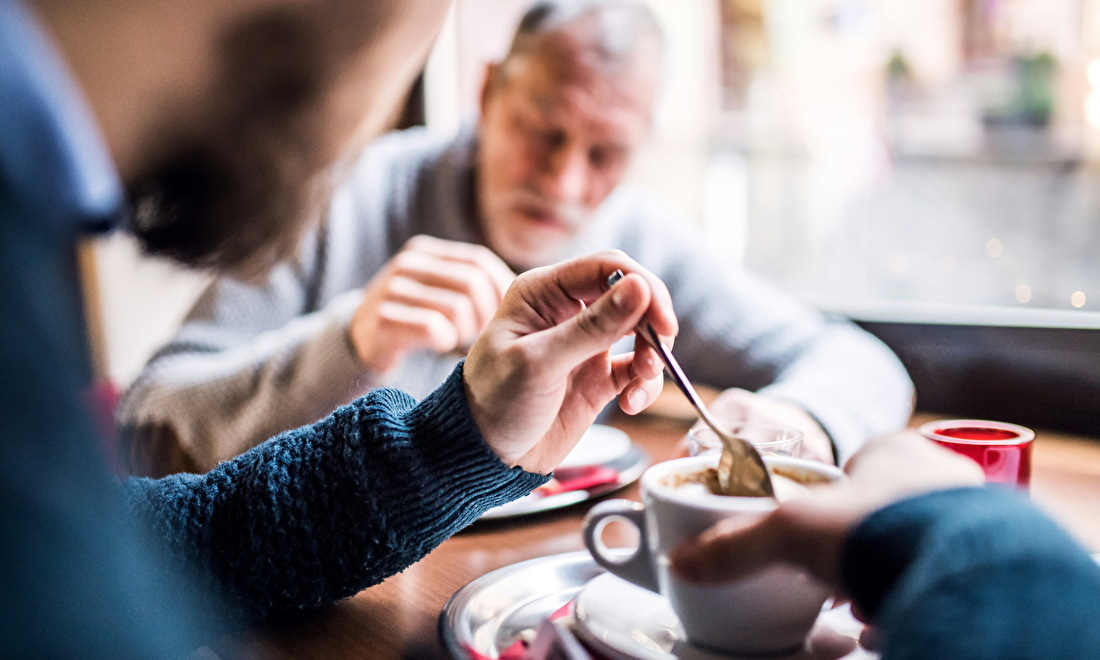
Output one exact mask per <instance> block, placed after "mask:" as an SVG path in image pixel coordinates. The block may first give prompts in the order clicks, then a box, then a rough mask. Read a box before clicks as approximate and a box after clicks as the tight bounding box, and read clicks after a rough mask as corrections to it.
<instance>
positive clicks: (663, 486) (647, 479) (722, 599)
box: [584, 455, 844, 654]
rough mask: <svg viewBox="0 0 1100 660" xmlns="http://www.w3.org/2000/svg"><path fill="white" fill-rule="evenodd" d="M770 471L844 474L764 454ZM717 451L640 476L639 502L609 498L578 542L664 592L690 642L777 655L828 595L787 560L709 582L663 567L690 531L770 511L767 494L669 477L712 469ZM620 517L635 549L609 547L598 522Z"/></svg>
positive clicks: (601, 560) (793, 643)
mask: <svg viewBox="0 0 1100 660" xmlns="http://www.w3.org/2000/svg"><path fill="white" fill-rule="evenodd" d="M764 460H765V462H766V463H767V464H768V466H769V468H770V469H771V470H772V471H773V472H774V471H776V470H779V471H780V472H782V474H784V475H786V476H789V477H792V478H794V479H795V480H796V481H806V482H831V481H837V480H839V479H843V478H844V475H843V473H842V472H841V471H840V470H838V469H837V468H835V467H832V466H828V465H824V464H821V463H816V462H813V461H807V460H803V459H797V458H789V457H785V456H765V457H764ZM717 463H718V456H715V455H709V456H694V457H691V458H681V459H676V460H672V461H667V462H664V463H658V464H656V465H654V466H652V467H650V468H649V469H648V470H646V472H645V474H643V475H642V499H643V501H644V504H639V503H638V502H633V501H630V500H608V501H606V502H601V503H600V504H598V505H596V506H595V507H593V508H592V509H591V510H590V511H589V512H588V515H587V516H586V517H585V520H584V543H585V545H586V546H587V547H588V551H589V552H590V553H592V557H593V558H594V559H595V560H596V563H598V564H600V565H601V566H603V567H604V568H606V569H607V570H608V571H610V572H611V573H614V574H615V575H617V576H619V577H621V578H623V579H625V580H628V581H630V582H633V583H634V584H637V585H639V586H641V587H644V588H646V589H649V590H651V591H656V592H658V593H661V594H663V595H664V596H665V597H666V598H668V600H669V603H670V604H671V605H672V609H673V611H675V612H676V615H677V616H678V617H679V619H680V623H681V625H683V627H684V632H685V634H686V635H687V638H688V640H689V641H690V642H691V643H692V644H694V645H696V646H700V647H706V648H710V649H714V650H717V651H721V652H725V653H733V654H738V653H740V654H780V653H786V652H792V651H795V650H797V649H800V648H802V647H803V645H804V643H805V640H806V636H807V635H808V634H809V632H810V629H811V628H812V627H813V624H814V621H815V620H816V619H817V616H818V614H819V613H820V612H821V608H822V605H824V603H825V599H826V597H827V596H828V592H827V590H826V588H825V587H824V586H823V585H821V584H820V583H819V582H817V581H816V580H814V579H813V578H811V577H810V576H809V575H808V574H807V573H805V572H804V571H801V570H799V569H796V568H794V567H792V566H789V565H780V564H777V565H774V566H771V567H769V568H767V569H764V570H762V571H760V572H757V573H755V574H753V575H751V576H748V577H746V578H744V579H741V580H737V581H733V582H727V583H715V584H703V585H701V584H696V583H692V582H688V581H685V580H682V579H681V578H679V577H678V576H676V575H675V574H674V573H672V571H671V570H669V553H671V552H672V550H673V549H674V548H676V546H678V545H679V544H680V543H681V542H683V541H685V540H686V539H688V538H690V537H694V536H696V535H698V534H699V533H701V532H703V531H704V530H706V529H707V528H709V527H710V526H711V525H713V524H715V523H716V522H718V521H720V520H724V519H726V518H731V517H735V516H738V515H745V514H756V515H759V514H761V513H766V512H768V511H771V510H773V509H775V507H776V501H775V500H774V499H772V498H770V497H729V496H724V495H714V494H712V493H710V492H709V491H707V490H706V489H705V487H702V486H700V485H698V484H694V485H692V486H688V487H684V486H677V485H675V484H674V483H673V480H672V479H670V478H671V477H674V475H680V476H683V475H692V474H697V473H699V472H701V471H703V470H705V469H707V468H713V467H716V466H717ZM614 521H623V522H626V523H627V524H632V525H634V526H635V527H637V529H638V532H639V537H640V539H641V542H640V543H639V546H638V548H637V550H636V551H634V553H633V554H630V555H627V556H624V551H622V550H613V549H610V548H608V547H607V546H606V545H605V544H604V542H603V540H602V538H601V535H602V532H603V528H604V527H605V526H606V525H607V524H608V523H611V522H614Z"/></svg>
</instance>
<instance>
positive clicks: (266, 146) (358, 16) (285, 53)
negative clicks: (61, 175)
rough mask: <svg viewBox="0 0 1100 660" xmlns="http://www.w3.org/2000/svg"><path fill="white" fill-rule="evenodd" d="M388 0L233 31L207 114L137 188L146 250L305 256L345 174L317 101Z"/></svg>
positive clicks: (237, 260)
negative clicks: (313, 228) (305, 244)
mask: <svg viewBox="0 0 1100 660" xmlns="http://www.w3.org/2000/svg"><path fill="white" fill-rule="evenodd" d="M388 4H389V3H372V2H362V1H361V0H328V1H327V2H323V3H322V2H318V3H309V4H307V5H304V6H298V7H282V8H278V9H264V10H259V11H257V12H256V13H255V14H253V15H250V16H247V17H245V18H242V19H241V20H240V21H239V22H238V23H236V24H235V25H233V26H231V27H230V28H229V29H227V30H226V32H225V33H224V34H223V35H222V36H221V39H220V41H219V49H220V55H221V60H220V71H219V72H218V74H217V78H216V82H215V86H214V87H213V88H212V90H211V93H210V94H209V95H208V96H207V105H206V108H205V115H204V117H205V118H204V120H203V121H201V122H199V128H197V129H195V130H194V132H193V133H192V134H188V135H177V136H175V137H176V139H175V140H174V142H175V144H176V148H174V149H173V150H172V151H171V153H168V154H166V156H165V157H164V158H163V159H162V160H161V161H160V162H157V163H155V164H154V165H153V166H152V167H150V168H149V170H148V171H146V172H144V173H142V174H141V175H139V176H138V177H136V178H135V181H134V182H133V184H132V185H131V187H130V196H131V202H132V213H133V217H132V220H131V225H132V227H131V228H132V231H133V232H134V234H135V235H136V236H137V238H138V239H139V241H140V243H141V244H142V247H143V248H144V249H145V251H146V252H147V253H149V254H153V255H159V256H165V257H169V258H172V259H174V260H176V261H179V262H181V263H183V264H185V265H188V266H194V267H200V268H211V269H214V270H217V271H230V272H233V273H234V274H237V275H243V276H250V275H258V274H260V273H262V272H264V271H265V270H266V269H268V268H269V267H270V266H271V265H272V264H274V263H275V262H277V261H279V260H283V259H287V258H291V257H293V256H294V255H295V253H296V251H297V247H298V245H299V244H300V240H301V238H302V235H303V232H304V231H305V230H306V229H307V228H308V227H309V226H310V225H312V224H315V223H316V222H318V221H319V220H320V217H321V215H322V213H323V210H324V204H325V203H326V200H327V199H328V198H329V196H330V194H331V189H332V187H333V180H334V178H335V177H334V174H333V172H332V169H333V161H334V160H335V156H336V153H334V152H335V151H336V145H333V144H329V143H328V142H327V141H326V139H325V138H324V121H325V118H324V117H323V116H320V115H319V114H318V113H317V104H318V102H319V100H320V99H321V97H322V95H323V94H324V93H325V92H326V90H327V89H328V88H329V87H330V85H331V84H332V81H333V80H334V79H335V78H336V77H337V76H338V75H339V74H340V73H341V71H342V62H345V61H347V60H348V58H349V57H350V56H352V55H354V54H355V53H356V52H358V50H359V49H361V48H362V47H363V45H364V43H367V42H369V41H370V40H371V39H374V38H377V37H378V33H379V32H380V31H381V30H382V29H383V27H382V26H384V25H385V24H386V21H385V20H380V19H379V16H378V14H380V13H384V12H385V11H386V10H387V8H386V6H385V5H388ZM383 18H384V17H383Z"/></svg>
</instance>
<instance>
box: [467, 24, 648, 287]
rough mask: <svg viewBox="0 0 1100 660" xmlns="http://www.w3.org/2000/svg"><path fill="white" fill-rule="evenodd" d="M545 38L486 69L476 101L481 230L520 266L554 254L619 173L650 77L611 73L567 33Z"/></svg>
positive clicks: (638, 129) (643, 116)
mask: <svg viewBox="0 0 1100 660" xmlns="http://www.w3.org/2000/svg"><path fill="white" fill-rule="evenodd" d="M548 38H550V37H548ZM554 41H557V42H558V43H549V44H544V45H542V46H541V47H539V48H536V49H534V50H532V51H531V52H530V53H528V54H526V55H522V56H520V57H519V58H518V59H515V60H513V61H512V62H511V63H509V64H508V65H507V69H505V70H496V71H490V74H489V81H488V82H487V83H486V85H487V87H486V91H485V94H484V95H483V99H482V113H481V119H480V123H479V127H478V132H479V145H478V154H477V182H476V186H477V187H476V190H477V204H478V214H479V219H480V222H481V229H482V232H483V234H484V237H485V240H486V242H487V243H488V246H489V247H490V248H491V249H492V250H493V251H495V252H496V253H497V254H499V255H500V256H501V257H502V258H503V259H504V260H505V261H507V262H508V263H510V264H511V265H513V266H515V267H517V268H521V269H525V268H531V267H535V266H540V265H544V264H546V263H549V262H551V261H553V260H554V259H555V258H556V257H557V255H558V254H559V253H560V251H561V250H562V249H563V248H564V247H565V245H566V244H567V243H568V242H569V241H570V240H571V239H573V238H574V237H575V236H576V235H577V233H578V232H579V231H581V229H583V228H584V227H585V225H586V223H587V222H588V221H589V220H590V218H591V217H592V214H593V212H594V211H595V210H596V209H597V207H599V206H600V204H601V203H603V201H604V200H605V199H606V198H607V196H608V195H609V194H610V193H611V191H612V190H613V189H614V188H615V186H616V185H618V184H619V182H620V181H621V180H622V178H623V175H624V173H625V172H626V169H627V167H628V165H629V164H630V161H631V158H632V156H633V155H634V153H635V151H636V149H637V148H638V146H639V145H640V143H641V142H642V141H643V139H644V138H645V135H646V132H647V130H648V127H649V122H650V111H651V105H652V101H653V96H654V88H655V83H656V75H655V74H654V73H653V70H652V69H647V68H646V67H643V66H626V67H622V68H621V69H619V70H616V71H615V74H614V75H610V73H609V71H608V70H606V69H601V68H600V67H599V66H598V65H596V64H594V63H592V62H591V58H588V57H586V56H585V53H584V51H583V49H580V48H579V47H578V46H577V44H576V43H575V42H572V43H571V42H570V39H569V36H568V35H564V34H562V35H555V37H554ZM586 62H587V63H586Z"/></svg>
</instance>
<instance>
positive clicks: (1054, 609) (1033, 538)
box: [841, 487, 1100, 660]
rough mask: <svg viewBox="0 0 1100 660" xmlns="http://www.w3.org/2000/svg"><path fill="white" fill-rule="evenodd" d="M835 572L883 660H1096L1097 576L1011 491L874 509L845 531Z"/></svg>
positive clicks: (959, 493)
mask: <svg viewBox="0 0 1100 660" xmlns="http://www.w3.org/2000/svg"><path fill="white" fill-rule="evenodd" d="M841 570H842V577H843V580H844V583H845V584H846V586H847V588H848V589H849V592H850V594H851V595H852V596H853V599H854V602H855V603H856V604H857V605H858V606H860V607H861V608H862V609H863V611H865V612H866V613H867V614H868V615H869V616H870V618H871V620H872V621H873V622H874V623H875V625H876V626H878V628H879V633H880V636H881V641H882V652H883V653H882V657H883V659H884V660H901V659H907V658H914V659H916V658H957V659H960V660H968V659H973V660H985V659H987V658H988V659H989V660H994V659H1001V658H1019V659H1030V658H1035V659H1037V660H1038V659H1045V658H1059V659H1060V660H1075V659H1081V660H1084V659H1085V658H1100V567H1098V566H1097V565H1096V564H1095V563H1094V562H1093V561H1092V560H1091V559H1090V558H1089V556H1088V554H1087V553H1085V551H1084V550H1083V549H1082V548H1081V547H1080V546H1078V545H1077V544H1076V543H1075V542H1074V541H1073V540H1072V539H1070V538H1069V536H1068V535H1067V534H1066V533H1065V532H1064V531H1062V530H1061V529H1060V528H1059V527H1058V526H1057V525H1056V524H1055V523H1054V522H1052V521H1051V520H1050V519H1049V518H1047V517H1046V516H1044V515H1043V514H1041V513H1040V512H1039V511H1038V510H1037V509H1035V508H1034V507H1033V506H1032V505H1031V504H1030V502H1028V501H1027V500H1026V498H1024V497H1023V496H1020V495H1018V494H1016V493H1014V492H1010V491H1008V490H1004V489H1001V488H997V487H987V488H970V489H958V490H951V491H942V492H937V493H932V494H929V495H924V496H920V497H916V498H912V499H909V500H904V501H902V502H900V503H896V504H894V505H891V506H889V507H886V508H885V509H882V510H880V511H878V512H876V513H875V514H872V515H871V516H870V517H868V518H867V519H866V520H865V521H864V522H863V523H862V524H860V525H859V526H858V527H857V528H856V529H855V530H854V531H853V533H852V535H851V536H850V537H849V539H848V541H847V544H846V547H845V550H844V553H843V556H842V567H841Z"/></svg>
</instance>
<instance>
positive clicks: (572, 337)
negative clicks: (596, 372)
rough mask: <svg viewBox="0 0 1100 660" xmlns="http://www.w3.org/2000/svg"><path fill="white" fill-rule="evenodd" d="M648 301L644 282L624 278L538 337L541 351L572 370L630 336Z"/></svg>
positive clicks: (627, 277)
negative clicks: (541, 343)
mask: <svg viewBox="0 0 1100 660" xmlns="http://www.w3.org/2000/svg"><path fill="white" fill-rule="evenodd" d="M651 298H652V292H651V291H650V289H649V283H648V282H646V280H645V278H643V277H642V276H640V275H637V274H631V275H627V276H626V277H624V278H623V279H621V280H619V281H618V282H617V283H616V284H615V286H613V287H611V290H610V291H608V292H607V294H605V295H603V296H601V297H600V298H599V299H597V300H596V301H595V302H593V303H592V304H591V305H589V306H588V307H586V308H584V309H582V310H581V311H580V313H578V314H576V315H575V316H573V317H572V318H570V319H569V320H567V321H565V322H563V323H560V324H558V325H556V326H554V327H552V328H548V329H547V330H545V331H543V332H541V333H539V335H538V336H539V339H540V341H542V342H544V346H543V350H544V351H545V353H546V354H547V355H554V356H556V359H557V360H560V361H561V362H562V363H564V364H568V365H569V368H570V369H572V368H573V367H575V366H576V365H578V364H580V363H582V362H584V361H585V360H587V359H589V358H591V357H592V356H594V355H597V354H599V353H600V352H601V351H605V350H607V349H608V348H610V347H611V345H612V344H614V343H615V342H616V341H618V340H619V339H621V338H623V337H624V336H626V335H629V334H631V333H633V332H634V328H635V326H637V325H638V322H639V321H641V320H642V316H643V315H644V314H645V312H646V310H647V309H648V308H649V304H650V300H651Z"/></svg>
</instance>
